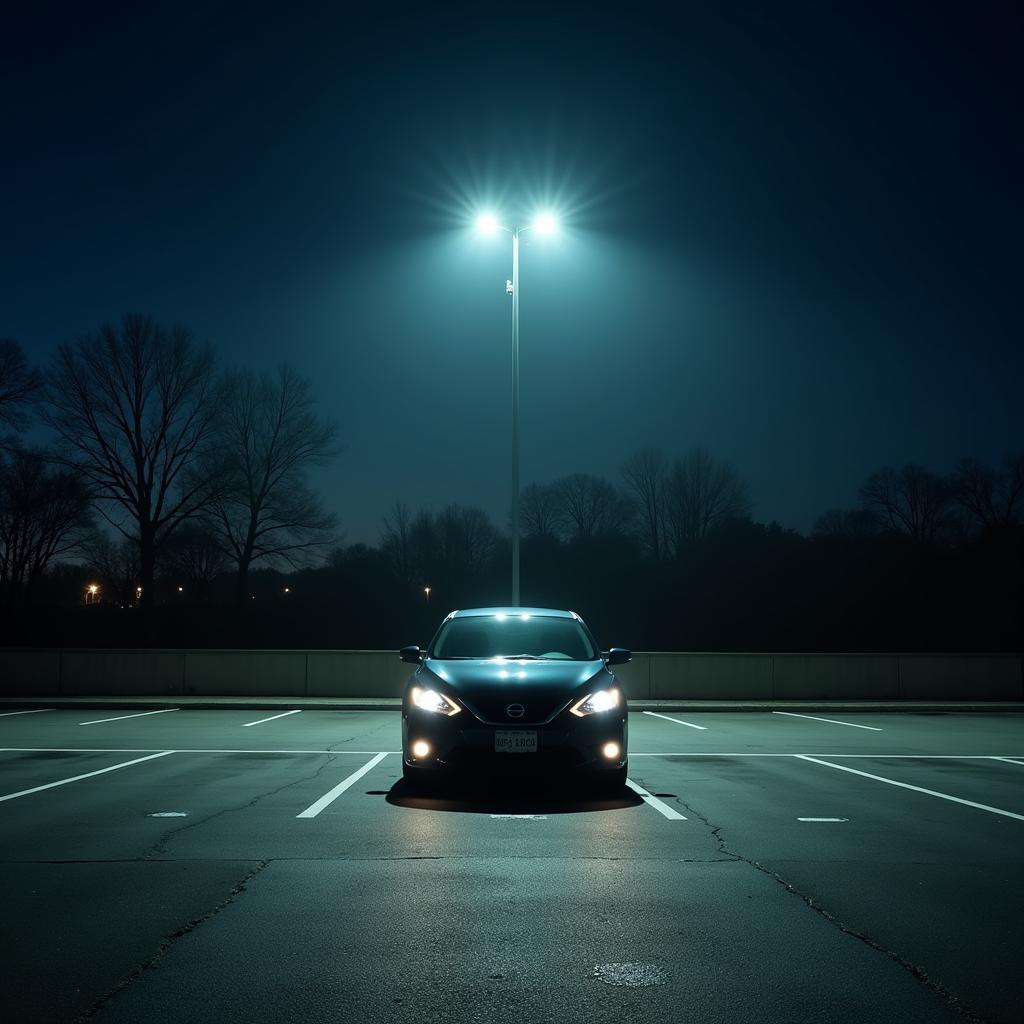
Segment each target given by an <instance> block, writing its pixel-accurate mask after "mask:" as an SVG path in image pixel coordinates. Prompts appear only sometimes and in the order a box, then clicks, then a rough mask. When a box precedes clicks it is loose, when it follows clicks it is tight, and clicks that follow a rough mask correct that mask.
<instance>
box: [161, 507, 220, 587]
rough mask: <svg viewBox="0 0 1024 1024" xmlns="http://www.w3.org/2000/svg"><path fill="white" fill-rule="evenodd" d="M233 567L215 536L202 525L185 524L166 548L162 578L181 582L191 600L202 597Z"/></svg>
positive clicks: (162, 559) (163, 555)
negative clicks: (213, 583)
mask: <svg viewBox="0 0 1024 1024" xmlns="http://www.w3.org/2000/svg"><path fill="white" fill-rule="evenodd" d="M229 568H230V562H229V561H228V557H227V555H225V553H224V550H223V548H221V546H220V544H219V543H218V541H217V538H216V536H215V535H214V534H213V533H212V532H211V531H210V530H209V529H207V528H206V527H205V526H204V525H203V524H200V523H186V524H185V525H184V526H182V527H181V529H180V530H178V531H177V532H176V533H175V534H174V536H173V537H172V538H171V539H170V540H169V541H168V542H167V544H165V545H164V548H163V552H162V554H161V557H160V576H161V578H163V577H165V576H166V577H173V578H174V580H181V581H182V582H181V584H180V585H182V586H184V588H185V593H186V595H188V596H189V597H190V598H203V597H205V596H206V593H207V591H208V590H209V587H210V584H211V583H212V582H213V581H214V580H215V579H216V578H217V577H218V576H220V575H221V573H224V572H226V571H227V570H228V569H229Z"/></svg>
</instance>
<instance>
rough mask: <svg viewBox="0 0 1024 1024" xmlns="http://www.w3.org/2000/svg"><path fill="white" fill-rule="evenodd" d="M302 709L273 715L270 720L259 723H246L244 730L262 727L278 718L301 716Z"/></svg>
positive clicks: (264, 719) (262, 720)
mask: <svg viewBox="0 0 1024 1024" xmlns="http://www.w3.org/2000/svg"><path fill="white" fill-rule="evenodd" d="M301 712H302V708H296V709H295V710H294V711H282V712H281V714H279V715H271V716H270V717H269V718H261V719H260V720H259V721H258V722H244V723H243V724H242V728H243V729H248V728H250V726H253V725H262V724H263V723H264V722H273V721H274V720H275V719H277V718H287V717H288V716H289V715H298V714H301Z"/></svg>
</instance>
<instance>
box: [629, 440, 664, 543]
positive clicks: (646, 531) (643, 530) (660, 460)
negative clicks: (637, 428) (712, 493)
mask: <svg viewBox="0 0 1024 1024" xmlns="http://www.w3.org/2000/svg"><path fill="white" fill-rule="evenodd" d="M622 479H623V480H624V481H625V483H626V487H627V489H628V490H629V492H630V493H631V494H632V496H633V498H634V500H635V501H636V505H637V513H638V515H637V518H638V522H639V527H640V539H641V541H642V542H643V544H644V547H646V549H647V550H648V552H650V554H651V556H652V557H653V558H654V559H656V560H657V559H660V558H662V557H663V555H664V550H665V541H664V532H665V501H666V491H667V489H668V460H667V459H666V458H665V455H664V453H663V452H661V451H660V450H659V449H657V448H644V449H643V450H641V451H638V452H636V453H635V454H634V455H631V456H630V457H629V458H628V459H626V461H625V463H624V464H623V467H622Z"/></svg>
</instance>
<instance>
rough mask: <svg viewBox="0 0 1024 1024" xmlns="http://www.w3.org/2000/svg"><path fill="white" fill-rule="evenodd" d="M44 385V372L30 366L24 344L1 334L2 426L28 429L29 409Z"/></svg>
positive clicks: (0, 401) (0, 386)
mask: <svg viewBox="0 0 1024 1024" xmlns="http://www.w3.org/2000/svg"><path fill="white" fill-rule="evenodd" d="M42 387H43V378H42V375H41V374H40V373H39V371H38V370H30V369H29V367H28V363H27V362H26V360H25V353H24V351H22V348H21V346H20V345H19V344H18V343H17V342H16V341H14V340H13V339H12V338H0V427H4V426H5V427H8V428H9V429H11V430H16V431H21V430H24V429H25V427H26V426H27V425H28V415H27V412H26V409H27V407H28V406H29V405H31V403H32V402H34V401H35V400H36V398H37V397H38V396H39V394H40V392H41V391H42Z"/></svg>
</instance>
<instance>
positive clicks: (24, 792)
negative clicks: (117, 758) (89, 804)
mask: <svg viewBox="0 0 1024 1024" xmlns="http://www.w3.org/2000/svg"><path fill="white" fill-rule="evenodd" d="M173 753H174V751H173V750H161V751H160V753H159V754H150V755H149V756H148V757H137V758H135V760H133V761H122V762H121V763H120V764H112V765H110V767H109V768H100V769H98V770H97V771H94V772H85V773H84V774H83V775H72V776H71V778H70V779H58V780H57V781H56V782H47V783H46V785H45V786H33V787H32V788H31V789H22V790H19V791H18V792H17V793H8V794H7V795H6V796H0V803H3V802H4V801H5V800H16V799H17V798H18V797H20V796H30V795H31V794H32V793H41V792H42V791H43V790H44V789H56V787H57V786H66V785H67V784H68V783H69V782H78V781H80V780H81V779H91V778H93V776H95V775H105V774H106V773H107V772H116V771H117V770H118V769H119V768H130V767H131V766H132V765H133V764H141V763H142V762H143V761H152V760H153V759H154V758H157V757H167V755H168V754H173Z"/></svg>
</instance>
